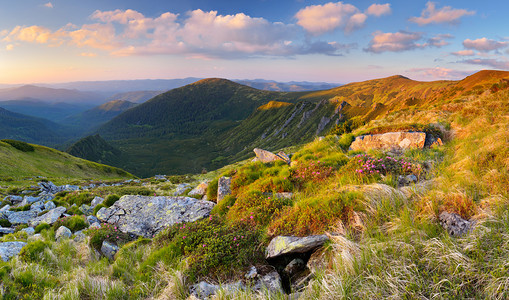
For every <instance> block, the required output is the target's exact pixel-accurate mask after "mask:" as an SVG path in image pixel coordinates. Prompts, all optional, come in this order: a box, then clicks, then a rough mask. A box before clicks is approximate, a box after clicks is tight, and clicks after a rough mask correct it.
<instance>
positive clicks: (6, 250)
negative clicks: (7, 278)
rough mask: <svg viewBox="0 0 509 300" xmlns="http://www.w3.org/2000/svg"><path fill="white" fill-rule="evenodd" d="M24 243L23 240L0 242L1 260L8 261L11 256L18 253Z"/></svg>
mask: <svg viewBox="0 0 509 300" xmlns="http://www.w3.org/2000/svg"><path fill="white" fill-rule="evenodd" d="M26 244H27V243H24V242H5V243H0V257H1V258H2V260H3V261H8V260H9V259H11V257H13V256H16V255H18V254H19V253H20V252H21V249H23V247H24V246H25V245H26Z"/></svg>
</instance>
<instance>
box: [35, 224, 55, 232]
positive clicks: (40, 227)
mask: <svg viewBox="0 0 509 300" xmlns="http://www.w3.org/2000/svg"><path fill="white" fill-rule="evenodd" d="M50 228H51V225H50V224H48V223H40V224H39V225H37V226H35V233H40V232H41V231H43V230H46V229H50Z"/></svg>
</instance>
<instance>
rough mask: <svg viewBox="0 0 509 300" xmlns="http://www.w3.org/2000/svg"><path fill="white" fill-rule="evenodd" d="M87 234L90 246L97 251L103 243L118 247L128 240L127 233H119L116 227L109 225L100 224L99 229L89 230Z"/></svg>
mask: <svg viewBox="0 0 509 300" xmlns="http://www.w3.org/2000/svg"><path fill="white" fill-rule="evenodd" d="M88 234H89V235H90V242H89V244H90V246H91V247H93V248H94V249H96V250H98V251H99V250H101V246H102V244H103V241H108V242H111V243H113V244H116V245H117V246H119V247H120V246H122V245H124V244H125V243H127V242H128V241H129V240H130V238H129V235H128V234H127V233H123V232H121V231H120V230H119V229H118V228H117V227H116V226H113V225H110V224H101V227H100V228H91V229H89V230H88Z"/></svg>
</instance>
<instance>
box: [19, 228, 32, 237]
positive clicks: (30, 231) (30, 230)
mask: <svg viewBox="0 0 509 300" xmlns="http://www.w3.org/2000/svg"><path fill="white" fill-rule="evenodd" d="M21 231H24V232H26V233H27V234H28V235H29V236H30V235H34V234H35V228H33V227H27V228H23V229H21Z"/></svg>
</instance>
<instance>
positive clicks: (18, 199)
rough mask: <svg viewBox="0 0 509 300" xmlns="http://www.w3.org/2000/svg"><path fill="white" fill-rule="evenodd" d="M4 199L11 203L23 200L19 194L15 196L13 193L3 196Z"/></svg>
mask: <svg viewBox="0 0 509 300" xmlns="http://www.w3.org/2000/svg"><path fill="white" fill-rule="evenodd" d="M4 201H10V202H12V203H18V202H21V201H23V197H21V196H15V195H9V196H6V197H5V198H4Z"/></svg>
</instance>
